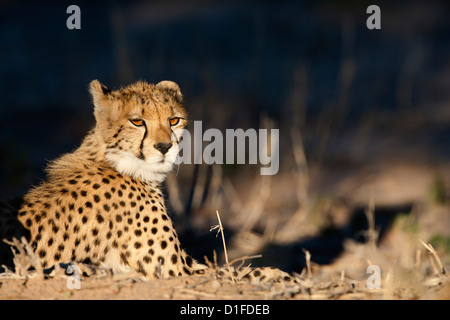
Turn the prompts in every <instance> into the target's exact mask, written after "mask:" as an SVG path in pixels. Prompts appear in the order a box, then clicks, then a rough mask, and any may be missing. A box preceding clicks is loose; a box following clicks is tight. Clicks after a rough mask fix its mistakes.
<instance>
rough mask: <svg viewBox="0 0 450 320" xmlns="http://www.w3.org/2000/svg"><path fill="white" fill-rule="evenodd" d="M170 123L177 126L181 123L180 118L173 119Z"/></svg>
mask: <svg viewBox="0 0 450 320" xmlns="http://www.w3.org/2000/svg"><path fill="white" fill-rule="evenodd" d="M169 122H170V125H171V126H176V125H177V124H178V123H179V122H180V118H171V119H169Z"/></svg>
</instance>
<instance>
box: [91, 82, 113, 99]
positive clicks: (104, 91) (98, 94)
mask: <svg viewBox="0 0 450 320" xmlns="http://www.w3.org/2000/svg"><path fill="white" fill-rule="evenodd" d="M89 92H90V93H91V94H92V97H93V98H94V102H95V101H97V100H99V99H101V98H103V97H105V96H106V95H108V94H109V93H110V92H111V89H109V88H108V87H107V86H105V85H104V84H101V83H100V81H98V80H92V81H91V83H90V84H89Z"/></svg>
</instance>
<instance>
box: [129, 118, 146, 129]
mask: <svg viewBox="0 0 450 320" xmlns="http://www.w3.org/2000/svg"><path fill="white" fill-rule="evenodd" d="M130 122H131V123H132V124H134V125H135V126H136V127H141V126H143V125H144V120H142V119H133V120H130Z"/></svg>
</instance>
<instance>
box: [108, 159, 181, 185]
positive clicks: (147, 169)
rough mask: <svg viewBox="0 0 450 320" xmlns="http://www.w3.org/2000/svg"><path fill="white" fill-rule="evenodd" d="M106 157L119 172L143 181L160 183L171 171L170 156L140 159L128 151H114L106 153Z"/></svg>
mask: <svg viewBox="0 0 450 320" xmlns="http://www.w3.org/2000/svg"><path fill="white" fill-rule="evenodd" d="M106 159H107V160H108V161H109V162H110V163H111V164H112V165H113V166H114V168H115V169H116V170H117V171H118V172H119V173H121V174H125V175H128V176H130V177H133V178H135V179H139V180H143V181H145V182H156V183H161V182H163V181H164V179H165V178H166V176H167V174H168V173H169V172H170V171H172V168H173V164H174V160H173V161H172V157H167V156H166V157H164V158H161V157H158V158H157V159H147V160H142V159H139V158H137V157H136V156H135V155H133V154H132V153H130V152H115V153H110V154H108V155H106Z"/></svg>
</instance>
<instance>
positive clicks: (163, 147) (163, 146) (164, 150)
mask: <svg viewBox="0 0 450 320" xmlns="http://www.w3.org/2000/svg"><path fill="white" fill-rule="evenodd" d="M153 146H154V147H155V149H157V150H159V151H160V152H161V153H162V154H166V153H167V151H169V149H170V148H171V147H172V146H173V144H172V142H168V143H164V142H160V143H157V144H154V145H153Z"/></svg>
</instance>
